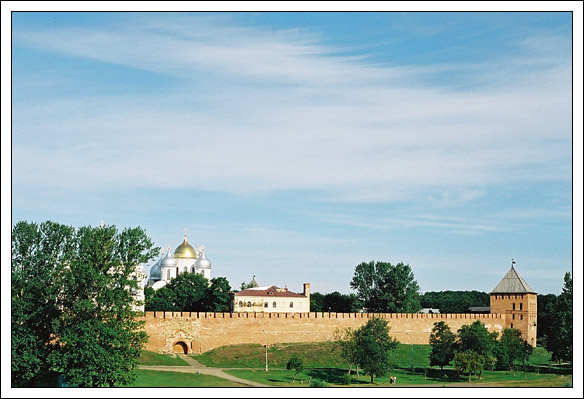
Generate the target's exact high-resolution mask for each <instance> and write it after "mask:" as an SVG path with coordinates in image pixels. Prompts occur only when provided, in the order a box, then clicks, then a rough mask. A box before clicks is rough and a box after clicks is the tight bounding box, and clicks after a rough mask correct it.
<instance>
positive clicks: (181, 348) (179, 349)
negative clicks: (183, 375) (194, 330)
mask: <svg viewBox="0 0 584 399" xmlns="http://www.w3.org/2000/svg"><path fill="white" fill-rule="evenodd" d="M172 351H173V352H174V353H184V354H185V355H188V353H189V347H188V345H187V344H185V343H184V342H183V341H177V342H175V343H174V345H173V346H172Z"/></svg>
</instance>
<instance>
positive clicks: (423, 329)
mask: <svg viewBox="0 0 584 399" xmlns="http://www.w3.org/2000/svg"><path fill="white" fill-rule="evenodd" d="M373 316H376V317H381V318H382V319H384V320H387V322H388V325H389V327H390V335H391V336H392V337H395V338H397V339H398V340H399V341H400V342H401V343H405V344H409V343H414V344H427V343H428V339H429V337H430V332H431V331H432V328H433V326H434V323H435V322H438V321H441V320H443V321H445V322H446V323H447V324H448V325H449V326H450V328H451V329H452V331H453V332H456V331H457V330H458V329H459V328H460V327H461V326H462V325H465V324H471V323H473V322H474V321H475V320H481V322H482V323H484V324H485V325H486V327H487V328H488V329H489V331H498V332H499V333H501V331H502V330H503V328H505V326H506V320H505V319H506V315H504V314H417V313H381V314H362V313H313V312H311V313H204V312H146V313H145V316H144V319H145V321H146V326H145V329H146V332H147V333H148V335H149V336H150V339H149V341H148V343H147V344H146V348H145V349H146V350H149V351H153V352H172V351H173V348H175V347H176V348H179V347H180V346H177V343H180V342H183V343H185V344H186V346H187V347H188V352H189V353H191V352H194V353H200V352H206V351H208V350H211V349H213V348H217V347H219V346H223V345H234V344H244V343H255V344H261V345H265V344H268V345H272V344H276V343H284V342H321V341H327V340H329V339H330V338H331V337H332V336H333V334H334V332H335V330H337V329H344V328H346V327H351V328H358V327H360V326H362V325H363V324H365V323H367V320H368V319H369V318H371V317H373Z"/></svg>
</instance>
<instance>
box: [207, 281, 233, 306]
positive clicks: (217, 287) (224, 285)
mask: <svg viewBox="0 0 584 399" xmlns="http://www.w3.org/2000/svg"><path fill="white" fill-rule="evenodd" d="M205 309H206V311H207V312H229V310H230V309H231V286H230V285H229V281H227V279H226V278H225V277H215V278H212V279H211V285H210V286H209V288H207V292H206V298H205Z"/></svg>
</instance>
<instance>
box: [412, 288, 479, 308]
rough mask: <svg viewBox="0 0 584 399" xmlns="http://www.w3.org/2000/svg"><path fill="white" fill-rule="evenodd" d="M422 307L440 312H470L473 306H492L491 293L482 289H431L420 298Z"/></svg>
mask: <svg viewBox="0 0 584 399" xmlns="http://www.w3.org/2000/svg"><path fill="white" fill-rule="evenodd" d="M420 301H421V304H422V307H424V308H434V309H440V313H468V308H470V307H471V306H483V307H487V306H490V295H489V294H488V293H486V292H481V291H429V292H425V293H424V294H423V295H422V296H421V298H420Z"/></svg>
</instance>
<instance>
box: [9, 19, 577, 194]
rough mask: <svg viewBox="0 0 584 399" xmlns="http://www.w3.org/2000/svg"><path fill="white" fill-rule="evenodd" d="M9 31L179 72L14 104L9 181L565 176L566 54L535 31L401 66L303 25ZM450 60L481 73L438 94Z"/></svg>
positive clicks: (195, 184)
mask: <svg viewBox="0 0 584 399" xmlns="http://www.w3.org/2000/svg"><path fill="white" fill-rule="evenodd" d="M544 39H545V38H544ZM552 39H553V38H551V39H549V40H552ZM14 41H15V44H16V45H17V46H25V47H26V46H29V47H34V48H39V49H43V51H50V52H54V53H58V54H66V55H67V56H69V57H73V58H88V59H92V60H95V61H99V62H102V63H106V64H113V65H122V66H124V67H128V68H135V69H140V70H148V71H152V72H155V73H158V74H162V75H169V76H172V77H174V78H175V79H177V82H178V83H177V84H176V85H175V87H174V89H173V90H171V91H166V92H164V93H154V94H141V95H139V96H137V95H133V94H132V93H131V92H129V93H119V92H117V91H116V90H115V89H113V90H112V94H110V95H100V96H92V94H91V92H89V93H87V96H86V97H85V98H83V100H82V101H77V100H65V99H63V98H59V97H55V98H54V99H53V100H52V101H50V102H47V101H42V102H36V101H35V100H34V99H31V100H26V101H22V102H18V103H15V104H14V133H15V134H14V138H15V140H14V142H13V156H14V157H15V158H17V159H28V160H30V161H29V162H26V163H16V164H15V165H14V167H13V172H14V175H15V181H17V182H18V184H22V185H33V184H39V185H46V186H49V187H58V188H59V187H60V188H63V187H71V186H75V187H77V188H79V189H87V190H91V189H92V188H93V187H95V183H96V182H97V183H98V186H99V187H112V188H114V187H121V186H124V187H128V186H134V187H146V186H152V185H155V186H158V187H161V188H168V187H181V188H192V189H202V190H212V191H228V192H235V193H254V192H264V191H273V190H290V189H292V190H295V189H309V190H319V191H322V192H324V193H326V194H325V195H324V196H325V197H327V196H328V197H329V198H330V199H333V200H335V199H336V200H341V201H349V202H353V201H357V202H363V201H365V202H367V201H386V200H405V199H411V198H413V197H414V196H417V195H418V194H419V193H420V191H422V192H423V191H425V190H430V191H438V192H457V191H458V192H459V194H457V195H455V197H456V198H459V199H460V198H463V197H464V195H466V194H468V193H469V192H471V191H472V190H474V189H475V188H477V187H479V188H480V187H487V186H489V185H496V184H501V183H505V182H509V181H514V180H541V179H548V180H558V179H559V180H566V181H567V180H569V179H571V171H570V160H569V157H568V155H569V151H570V148H571V141H570V139H571V125H570V115H571V112H570V109H571V108H570V106H571V97H570V89H569V87H570V84H571V82H570V79H569V78H567V76H569V75H570V64H569V62H568V61H569V60H567V59H564V58H562V57H561V56H560V57H555V62H554V61H553V60H551V59H550V58H549V57H547V56H546V53H545V49H546V48H548V47H546V46H542V47H540V48H536V47H534V46H533V45H532V44H531V43H534V42H537V40H536V38H531V39H530V40H528V43H529V44H530V45H524V46H523V47H521V43H518V46H520V47H521V48H523V52H522V53H521V54H520V56H517V57H515V58H505V59H501V60H497V62H492V63H489V64H485V65H477V64H472V63H469V64H466V65H461V64H460V63H456V64H454V65H447V64H441V65H407V66H405V65H402V66H392V65H382V64H379V63H373V62H370V61H368V60H367V59H366V58H362V57H349V56H343V55H339V49H336V48H334V47H331V46H327V45H325V44H323V43H322V41H321V40H320V37H319V36H318V35H315V34H312V33H310V32H306V31H302V30H281V31H271V30H267V29H259V28H247V27H243V26H236V25H235V24H233V23H231V22H230V21H223V20H222V19H219V20H216V19H209V18H180V19H179V20H174V21H173V23H172V24H165V23H162V22H161V21H156V20H154V19H148V18H137V19H135V20H132V21H131V23H130V24H128V25H127V26H124V25H121V24H120V25H113V26H107V27H103V28H96V27H93V28H74V29H73V28H59V29H54V30H49V31H34V30H29V31H20V30H18V29H16V30H15V31H14ZM562 54H563V53H562ZM543 59H545V62H543V61H542V60H543ZM514 61H516V62H517V65H519V66H517V65H515V64H514ZM519 61H520V62H519ZM534 65H537V67H534ZM461 69H464V70H465V71H466V74H472V76H476V78H477V80H480V81H481V83H482V84H480V85H477V86H476V87H471V88H467V89H466V90H447V89H445V88H444V87H443V86H442V85H440V84H435V85H434V84H431V80H430V81H428V79H427V78H428V76H429V75H432V74H434V73H442V72H443V71H457V70H461ZM485 81H486V82H485ZM489 82H490V83H489ZM534 82H535V83H537V84H534ZM33 121H36V122H38V125H35V124H33V123H32V122H33ZM177 171H180V173H177ZM185 175H186V176H192V178H189V179H185ZM88 177H90V178H89V179H88ZM480 192H481V191H480V190H479V191H475V193H480ZM453 200H454V199H453Z"/></svg>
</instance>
